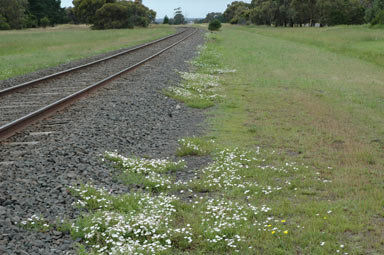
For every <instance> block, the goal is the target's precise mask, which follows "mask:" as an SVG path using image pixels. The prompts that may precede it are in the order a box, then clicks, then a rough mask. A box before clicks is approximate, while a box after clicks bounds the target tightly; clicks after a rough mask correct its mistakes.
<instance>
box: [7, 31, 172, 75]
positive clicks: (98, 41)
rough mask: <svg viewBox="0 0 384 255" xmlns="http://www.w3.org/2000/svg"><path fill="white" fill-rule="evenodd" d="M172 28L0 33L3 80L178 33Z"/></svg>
mask: <svg viewBox="0 0 384 255" xmlns="http://www.w3.org/2000/svg"><path fill="white" fill-rule="evenodd" d="M174 32H175V30H174V29H173V28H170V27H168V26H151V27H149V28H147V29H135V30H108V31H91V30H90V29H89V27H87V26H74V25H63V26H58V27H55V28H47V29H45V30H43V29H31V30H23V31H3V32H0V37H1V40H0V80H3V79H7V78H11V77H14V76H17V75H21V74H27V73H29V72H32V71H36V70H40V69H44V68H47V67H52V66H56V65H59V64H63V63H67V62H69V61H72V60H76V59H81V58H84V57H89V56H93V55H97V54H100V53H104V52H108V51H111V50H116V49H120V48H126V47H131V46H134V45H138V44H141V43H144V42H148V41H152V40H155V39H157V38H160V37H163V36H166V35H169V34H171V33H174Z"/></svg>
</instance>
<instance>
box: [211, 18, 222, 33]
mask: <svg viewBox="0 0 384 255" xmlns="http://www.w3.org/2000/svg"><path fill="white" fill-rule="evenodd" d="M220 28H221V22H220V20H218V19H214V20H212V21H211V22H210V23H209V25H208V29H209V30H210V31H218V30H219V29H220Z"/></svg>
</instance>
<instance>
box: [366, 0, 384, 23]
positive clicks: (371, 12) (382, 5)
mask: <svg viewBox="0 0 384 255" xmlns="http://www.w3.org/2000/svg"><path fill="white" fill-rule="evenodd" d="M383 10H384V0H373V1H370V3H369V4H368V5H367V8H366V10H365V21H367V22H369V23H371V24H372V22H373V20H374V19H375V18H376V17H378V16H379V15H380V13H381V12H382V11H383Z"/></svg>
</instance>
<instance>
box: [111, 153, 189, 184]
mask: <svg viewBox="0 0 384 255" xmlns="http://www.w3.org/2000/svg"><path fill="white" fill-rule="evenodd" d="M105 157H106V159H108V160H110V161H112V162H114V163H115V167H117V168H119V169H121V170H122V173H123V175H122V177H123V179H124V180H125V181H126V183H127V184H135V185H142V186H143V187H145V188H146V189H152V190H158V191H159V190H167V189H170V188H171V187H172V185H173V183H174V179H173V178H172V177H171V176H166V175H164V174H165V173H169V172H173V171H178V170H181V169H183V168H184V167H185V163H184V161H183V160H180V161H178V162H172V161H169V160H168V159H144V158H128V157H124V156H122V155H119V154H117V153H116V152H106V154H105Z"/></svg>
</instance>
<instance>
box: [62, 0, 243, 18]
mask: <svg viewBox="0 0 384 255" xmlns="http://www.w3.org/2000/svg"><path fill="white" fill-rule="evenodd" d="M233 1H234V0H143V4H144V5H145V6H147V7H149V8H151V9H152V10H155V11H156V12H157V16H156V18H164V16H165V15H168V17H173V9H175V8H177V7H181V8H182V10H183V13H184V15H185V16H186V17H187V18H204V17H205V15H207V13H209V12H224V11H225V9H226V8H227V4H230V3H232V2H233ZM244 2H248V3H250V2H251V0H245V1H244ZM61 6H62V7H68V6H72V0H61Z"/></svg>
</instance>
